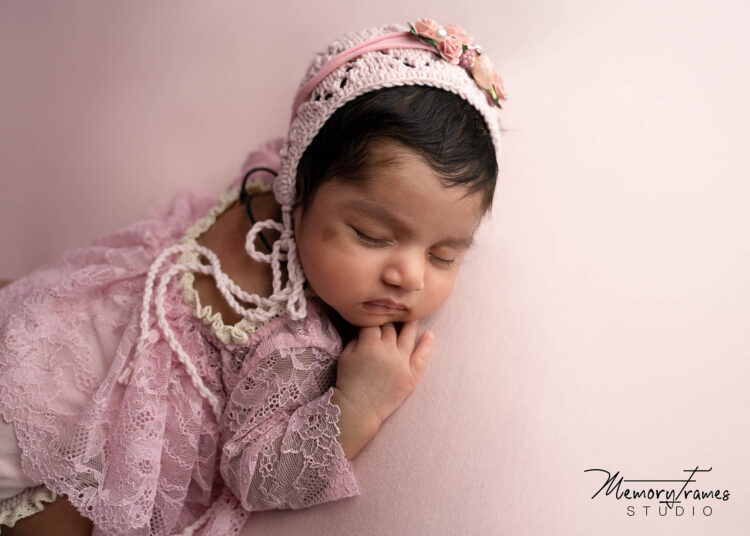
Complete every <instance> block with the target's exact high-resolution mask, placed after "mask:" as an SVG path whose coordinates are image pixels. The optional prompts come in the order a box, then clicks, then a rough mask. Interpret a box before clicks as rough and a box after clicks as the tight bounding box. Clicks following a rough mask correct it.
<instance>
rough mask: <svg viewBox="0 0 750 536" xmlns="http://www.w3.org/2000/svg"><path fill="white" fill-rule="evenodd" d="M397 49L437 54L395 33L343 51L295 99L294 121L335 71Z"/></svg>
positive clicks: (431, 47) (432, 48) (409, 37)
mask: <svg viewBox="0 0 750 536" xmlns="http://www.w3.org/2000/svg"><path fill="white" fill-rule="evenodd" d="M397 48H412V49H422V50H429V51H430V52H436V53H437V50H436V49H435V47H434V46H431V45H428V44H427V43H424V42H422V41H417V40H415V39H414V36H413V35H412V34H411V33H410V32H395V33H389V34H386V35H380V36H378V37H375V38H373V39H370V40H369V41H365V42H364V43H360V44H359V45H357V46H355V47H353V48H350V49H348V50H345V51H343V52H342V53H341V54H339V55H338V56H334V57H333V58H332V59H331V60H330V61H329V62H328V63H326V64H325V66H323V68H322V69H321V70H320V72H318V74H316V75H315V76H314V77H312V78H311V79H310V80H308V82H307V83H306V84H305V85H304V86H303V87H302V88H301V89H300V90H299V91H298V92H297V97H296V98H295V99H294V104H292V121H294V118H295V117H297V108H299V105H300V104H302V103H303V102H305V101H306V100H307V97H309V96H310V93H312V92H313V90H314V89H315V88H316V87H318V84H320V83H321V82H322V81H323V79H325V77H326V76H328V75H329V74H331V73H332V72H333V71H335V70H336V69H338V68H339V67H341V66H342V65H344V64H345V63H346V62H348V61H350V60H352V59H354V58H356V57H357V56H361V55H362V54H365V53H367V52H377V51H378V50H388V49H397Z"/></svg>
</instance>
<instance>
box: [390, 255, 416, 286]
mask: <svg viewBox="0 0 750 536" xmlns="http://www.w3.org/2000/svg"><path fill="white" fill-rule="evenodd" d="M383 281H384V282H386V283H388V284H389V285H392V286H396V287H401V288H402V289H404V290H422V289H423V288H424V260H422V259H421V258H418V257H417V256H416V255H413V254H412V255H401V256H399V257H398V258H396V259H394V260H393V262H391V263H390V264H389V265H388V266H387V267H386V268H385V269H384V270H383Z"/></svg>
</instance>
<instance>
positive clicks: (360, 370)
mask: <svg viewBox="0 0 750 536" xmlns="http://www.w3.org/2000/svg"><path fill="white" fill-rule="evenodd" d="M416 335H417V322H416V321H413V322H408V323H406V324H404V326H403V328H402V329H401V333H399V334H396V329H395V327H394V325H393V324H385V325H384V326H381V327H368V328H362V329H361V330H360V333H359V337H357V338H356V339H354V340H352V341H351V342H350V343H349V344H348V345H347V346H346V348H344V351H343V352H342V354H341V357H340V358H339V361H338V372H337V378H336V386H335V387H334V393H333V396H332V397H331V402H332V403H334V404H336V405H337V406H339V408H341V416H340V418H339V429H340V431H341V434H340V435H339V442H340V443H341V446H342V447H343V449H344V452H345V453H346V457H347V458H348V459H350V460H351V459H352V458H354V457H355V456H356V455H357V454H358V453H359V451H360V450H362V448H363V447H364V446H365V445H366V444H367V442H368V441H370V439H371V438H372V436H374V435H375V434H376V433H377V431H378V430H379V429H380V425H381V424H382V423H383V421H384V420H385V419H386V418H387V417H388V416H389V415H390V414H391V413H393V411H394V410H395V409H396V408H397V407H398V406H400V405H401V403H402V402H403V401H404V400H405V399H406V397H407V396H408V395H409V394H410V393H411V392H412V391H413V390H414V388H415V387H416V385H417V381H418V380H419V376H420V375H421V373H422V370H424V367H425V365H426V364H427V359H428V358H429V356H430V352H431V351H432V344H433V335H432V333H430V332H425V333H423V334H422V337H421V338H420V340H419V344H418V345H417V347H416V348H415V347H414V345H415V340H416Z"/></svg>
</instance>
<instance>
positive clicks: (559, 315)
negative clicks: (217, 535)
mask: <svg viewBox="0 0 750 536" xmlns="http://www.w3.org/2000/svg"><path fill="white" fill-rule="evenodd" d="M268 5H269V6H273V7H262V8H259V7H256V6H254V5H253V4H252V3H250V2H239V1H234V2H230V1H225V2H221V3H213V4H212V3H207V2H188V1H180V2H177V1H162V2H145V1H140V2H111V1H110V2H101V1H93V0H91V1H69V2H34V3H31V2H22V1H20V0H18V1H14V2H11V1H5V2H2V3H0V73H2V80H3V83H2V84H0V117H1V118H2V120H1V121H0V162H1V163H2V175H1V176H2V193H3V195H2V196H1V197H0V240H1V241H2V242H1V243H2V248H1V249H0V251H2V254H1V256H0V278H3V277H5V278H15V277H19V276H21V275H22V274H24V273H25V272H27V271H29V270H31V269H33V268H34V267H36V266H38V265H39V264H40V263H42V262H44V261H45V260H47V259H49V258H50V257H52V256H53V255H56V254H58V253H60V252H62V251H64V250H65V249H67V248H70V247H72V246H74V245H77V244H81V243H83V242H86V241H88V240H90V239H92V238H94V237H95V236H97V235H98V234H100V233H102V232H104V231H109V230H113V229H116V228H118V227H121V226H123V225H126V224H128V223H130V222H132V221H133V220H135V219H137V218H139V217H141V216H143V215H144V214H145V213H146V211H147V210H148V209H149V208H150V207H152V206H154V205H155V204H157V203H159V202H161V201H164V200H166V199H167V198H168V197H169V196H170V194H171V193H172V192H173V191H175V190H176V188H177V187H178V186H180V185H182V184H196V185H200V186H203V187H204V188H206V189H208V190H210V191H213V192H217V193H218V192H220V191H221V190H222V189H223V188H224V186H225V185H226V183H227V182H228V181H229V180H230V179H231V178H233V177H234V175H235V173H236V172H237V170H238V168H239V166H240V164H241V163H242V160H243V157H244V155H245V153H246V152H247V151H248V150H249V149H250V148H252V147H253V146H254V145H255V144H256V143H258V142H260V141H262V140H263V139H265V138H266V137H268V136H271V135H276V134H280V133H283V131H284V128H285V124H286V121H287V119H288V110H289V105H290V103H291V98H292V95H293V93H294V91H295V89H296V87H297V84H298V81H299V78H300V77H301V75H302V73H303V71H304V69H305V67H306V65H307V62H308V61H309V59H310V57H311V55H312V53H313V52H314V51H315V50H317V49H318V48H320V47H321V46H323V45H324V44H326V43H327V42H328V41H329V40H330V39H331V38H333V37H335V36H336V35H338V34H340V33H342V32H343V31H347V30H349V29H356V28H360V27H363V26H369V25H372V24H375V23H385V22H390V21H397V22H406V21H407V20H414V19H415V18H417V17H420V16H431V17H433V18H435V19H437V20H439V21H442V22H445V23H449V22H456V23H458V24H460V25H462V26H464V27H465V28H467V29H468V30H469V32H470V33H472V34H473V35H474V36H475V37H477V38H478V40H479V41H480V42H481V43H482V45H483V46H484V48H485V49H486V50H487V51H488V53H489V54H490V55H491V57H492V58H493V60H494V61H495V63H496V65H497V67H498V70H499V71H500V72H501V74H502V75H503V77H504V79H505V82H506V87H507V89H508V91H509V93H510V97H511V100H510V101H509V103H508V105H507V107H506V111H505V113H504V125H505V127H506V128H507V129H508V132H507V133H506V136H505V146H504V155H503V158H504V160H503V162H504V167H503V170H502V173H503V176H502V178H501V181H500V183H499V188H498V192H497V198H496V202H495V210H494V214H493V218H492V219H491V220H490V221H488V222H487V224H486V225H485V226H484V227H483V228H482V230H481V233H480V235H479V245H478V247H477V249H476V251H474V252H473V253H472V255H471V256H470V258H469V259H468V262H467V264H466V265H465V268H464V271H463V273H462V275H461V276H460V279H459V282H458V285H457V288H456V291H455V293H454V295H453V296H452V297H451V299H450V300H449V302H448V303H447V305H446V306H445V307H444V309H443V310H441V311H440V312H439V313H437V314H435V315H434V316H433V317H432V318H430V319H429V320H428V322H426V324H427V325H430V326H432V327H433V328H434V329H435V330H436V332H437V344H438V346H437V349H436V351H435V352H434V353H433V356H432V359H431V361H430V364H429V365H428V368H427V369H426V372H425V374H424V376H423V379H422V381H421V383H420V384H419V386H418V388H417V390H416V391H415V392H414V393H413V394H412V396H411V397H410V398H409V399H408V400H407V401H406V403H405V404H404V405H403V406H402V407H401V408H399V410H398V411H397V412H396V413H394V414H393V415H392V417H391V418H390V419H389V420H388V421H387V422H386V423H385V425H384V426H383V428H382V429H381V431H380V433H379V434H378V435H377V436H376V437H375V438H374V439H373V440H372V441H371V443H370V444H368V446H367V447H366V448H365V449H364V450H363V451H362V453H361V454H360V455H359V456H358V457H357V458H355V460H354V467H355V470H356V472H357V475H358V478H359V482H360V487H361V490H362V495H361V496H360V497H356V498H352V499H346V500H343V501H339V502H336V503H331V504H326V505H322V506H318V507H315V508H310V509H306V510H302V511H277V512H262V513H256V514H253V515H252V516H251V519H250V521H249V523H248V525H247V527H246V530H245V533H246V534H247V535H250V534H270V535H283V534H300V533H305V534H311V535H331V534H334V535H339V534H340V535H349V534H358V535H387V534H394V535H395V534H398V535H400V534H414V535H427V534H430V535H452V534H458V533H462V534H540V535H541V534H544V535H546V534H556V535H565V536H567V535H570V536H573V535H594V534H605V533H606V534H616V535H619V534H636V533H637V534H647V535H650V534H711V535H713V534H722V535H740V534H748V533H750V521H748V518H747V511H748V508H750V499H749V498H748V497H750V484H749V483H748V482H750V462H749V461H748V456H747V453H748V450H750V441H749V437H750V433H749V432H748V426H747V409H748V405H749V403H750V395H748V392H750V390H748V388H747V384H748V379H747V378H748V372H749V369H750V367H749V366H748V358H750V351H749V350H748V347H749V346H750V342H749V341H748V325H750V299H749V298H750V277H749V276H748V274H750V217H748V215H747V207H748V205H749V204H750V181H748V176H749V174H748V171H750V169H749V168H750V163H749V162H748V158H747V150H748V141H750V140H749V139H748V138H749V137H750V136H748V124H749V123H750V121H749V120H750V114H749V113H748V111H750V106H748V104H747V95H748V94H749V93H750V76H749V75H748V73H749V72H750V61H749V60H748V57H749V56H748V54H747V50H749V49H750V37H748V33H747V31H746V30H747V21H748V15H750V9H749V8H747V7H745V4H744V3H741V2H723V3H718V4H717V3H712V2H708V1H705V2H698V1H687V2H667V1H656V2H650V3H648V4H646V3H633V2H612V1H608V2H600V1H596V0H574V1H571V2H557V1H554V0H532V1H529V2H510V1H506V0H501V1H493V2H490V1H483V2H475V3H473V4H472V6H470V7H466V6H465V5H464V4H463V3H457V2H447V1H441V0H438V1H432V2H425V1H420V2H411V3H409V5H408V7H405V6H404V2H401V1H396V0H383V1H381V2H377V3H367V4H364V3H362V4H360V3H354V2H343V1H340V2H330V1H329V2H302V1H297V2H284V3H269V4H268ZM276 6H278V7H276ZM696 466H700V467H701V468H712V471H711V472H709V473H701V474H697V475H696V477H695V479H696V480H697V482H695V483H693V484H692V485H691V487H690V488H689V489H701V490H705V491H707V490H714V489H721V490H729V492H730V497H729V500H728V501H721V500H693V499H689V500H684V501H683V503H682V506H683V507H684V511H683V515H681V516H678V515H676V514H675V510H670V511H669V514H668V515H667V516H664V517H662V516H659V515H658V511H657V509H658V501H657V500H654V499H651V500H648V499H639V500H630V501H629V500H627V499H621V500H616V499H615V498H614V496H608V497H605V496H603V493H602V494H600V495H599V496H597V497H596V498H594V499H592V498H591V497H592V495H594V493H595V492H596V491H597V489H599V487H600V486H601V485H602V484H603V483H604V480H603V478H602V477H601V474H595V473H584V470H585V469H589V468H601V469H606V470H609V471H611V472H612V473H614V472H615V471H620V474H621V475H622V476H624V477H625V478H626V479H636V480H638V479H678V478H684V477H685V474H686V473H683V470H684V469H688V468H694V467H696ZM627 486H630V487H638V486H654V487H665V486H666V487H668V488H671V487H674V485H673V484H672V485H671V486H670V485H667V484H654V483H651V484H637V483H631V484H623V487H627ZM678 489H679V487H678ZM706 505H709V506H710V507H711V515H710V516H707V515H705V513H704V511H703V510H702V509H703V507H704V506H706ZM628 506H633V507H634V510H633V512H634V514H635V515H633V516H629V515H628V511H627V507H628ZM644 506H650V507H651V508H650V509H649V510H648V515H646V514H645V512H646V510H645V509H644ZM692 507H695V510H694V511H693V512H694V513H693V512H691V508H692Z"/></svg>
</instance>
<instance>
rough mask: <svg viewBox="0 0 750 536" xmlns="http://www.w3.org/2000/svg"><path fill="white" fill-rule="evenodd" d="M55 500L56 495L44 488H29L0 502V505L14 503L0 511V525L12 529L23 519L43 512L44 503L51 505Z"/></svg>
mask: <svg viewBox="0 0 750 536" xmlns="http://www.w3.org/2000/svg"><path fill="white" fill-rule="evenodd" d="M56 499H57V494H56V493H55V492H54V491H50V490H48V489H47V488H45V487H44V486H38V487H36V488H29V489H26V490H24V491H22V492H21V493H19V494H18V495H16V496H14V497H11V498H9V499H6V500H5V501H0V505H1V504H2V503H3V502H5V503H11V504H13V503H15V504H14V506H11V507H10V508H5V509H3V510H0V525H7V526H8V527H13V526H14V525H15V524H16V522H17V521H18V520H20V519H23V518H25V517H29V516H33V515H34V514H37V513H39V512H41V511H42V510H44V503H51V502H54V501H55V500H56Z"/></svg>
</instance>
